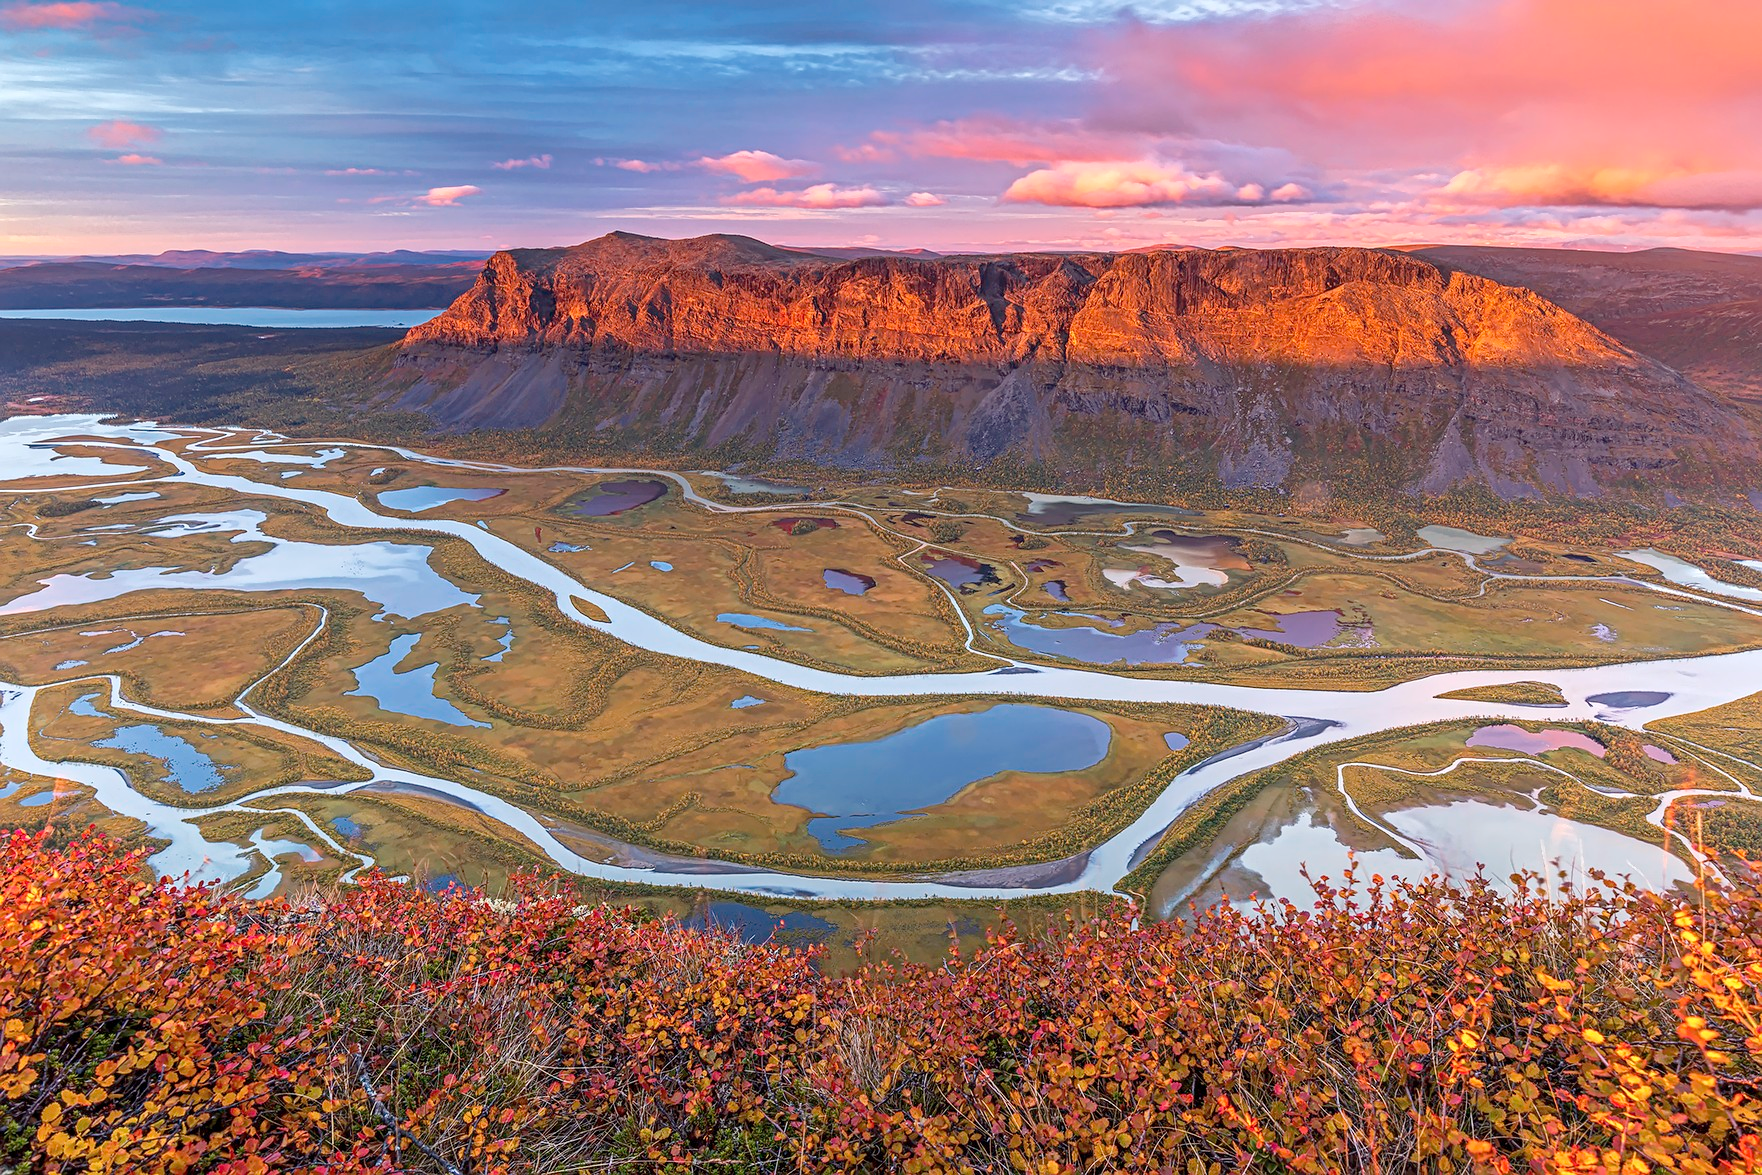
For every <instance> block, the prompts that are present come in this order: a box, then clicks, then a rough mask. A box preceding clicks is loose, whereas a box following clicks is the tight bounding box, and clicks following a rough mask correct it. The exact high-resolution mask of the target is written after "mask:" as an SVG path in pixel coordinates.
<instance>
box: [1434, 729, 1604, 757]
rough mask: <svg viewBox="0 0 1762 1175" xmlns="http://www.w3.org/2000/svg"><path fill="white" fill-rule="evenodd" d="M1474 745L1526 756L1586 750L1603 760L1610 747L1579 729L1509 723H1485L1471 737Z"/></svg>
mask: <svg viewBox="0 0 1762 1175" xmlns="http://www.w3.org/2000/svg"><path fill="white" fill-rule="evenodd" d="M1465 745H1467V746H1471V747H1495V748H1497V749H1499V750H1501V751H1522V752H1523V753H1524V754H1526V755H1542V754H1546V753H1547V752H1549V751H1565V750H1574V751H1584V752H1586V753H1587V754H1592V755H1595V756H1597V758H1599V759H1601V758H1603V757H1604V756H1605V755H1607V754H1608V753H1609V750H1608V748H1607V747H1605V746H1604V745H1603V744H1602V743H1600V742H1598V741H1597V740H1596V739H1594V738H1592V737H1591V736H1590V735H1587V734H1580V733H1579V732H1578V731H1576V730H1534V731H1531V730H1525V729H1524V728H1523V727H1521V726H1513V725H1511V724H1509V723H1506V724H1503V725H1499V726H1483V727H1481V728H1480V729H1479V730H1477V731H1475V732H1474V733H1473V734H1471V735H1469V736H1468V742H1467V743H1466V744H1465Z"/></svg>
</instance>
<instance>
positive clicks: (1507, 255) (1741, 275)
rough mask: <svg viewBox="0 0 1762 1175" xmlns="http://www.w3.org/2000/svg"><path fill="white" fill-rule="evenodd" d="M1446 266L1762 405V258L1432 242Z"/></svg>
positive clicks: (1435, 257) (1433, 254) (1428, 253)
mask: <svg viewBox="0 0 1762 1175" xmlns="http://www.w3.org/2000/svg"><path fill="white" fill-rule="evenodd" d="M1412 252H1413V253H1414V254H1415V255H1416V256H1421V257H1424V258H1426V259H1427V260H1430V261H1434V262H1436V263H1438V264H1440V265H1442V266H1445V267H1446V268H1453V269H1459V270H1461V271H1463V272H1466V273H1475V274H1480V275H1481V276H1482V277H1489V278H1492V279H1493V280H1495V281H1500V282H1504V283H1506V284H1508V285H1521V286H1527V287H1529V288H1530V289H1532V290H1535V291H1536V292H1537V293H1539V294H1541V295H1542V296H1543V297H1545V298H1547V299H1549V300H1550V301H1552V302H1555V303H1557V304H1559V305H1560V306H1561V307H1563V308H1565V309H1566V310H1569V311H1571V312H1572V313H1573V314H1576V315H1578V316H1579V317H1580V318H1583V319H1585V320H1586V321H1587V322H1590V323H1593V324H1595V325H1596V326H1597V327H1599V328H1601V329H1602V330H1604V331H1607V332H1608V333H1609V334H1610V335H1612V336H1614V337H1615V338H1617V339H1619V340H1621V342H1623V343H1624V344H1626V345H1627V346H1629V347H1632V348H1633V349H1634V350H1636V351H1640V352H1643V353H1645V354H1647V355H1650V356H1652V357H1653V358H1655V359H1658V360H1660V361H1661V362H1664V363H1667V364H1669V365H1670V366H1672V367H1674V368H1676V369H1677V370H1678V371H1681V372H1682V373H1683V374H1685V375H1687V376H1689V377H1690V378H1691V379H1693V380H1695V382H1697V383H1699V384H1700V385H1701V386H1702V387H1705V388H1707V389H1709V390H1710V391H1714V392H1718V393H1722V394H1724V395H1727V396H1730V397H1732V398H1734V399H1736V400H1738V401H1739V402H1740V403H1743V404H1745V406H1746V407H1749V408H1750V409H1751V411H1752V418H1753V419H1755V418H1757V413H1762V257H1753V256H1748V255H1745V254H1738V253H1705V252H1698V251H1695V250H1691V249H1646V250H1644V251H1642V252H1638V253H1605V252H1597V251H1593V250H1587V249H1501V248H1492V247H1488V246H1476V245H1452V246H1427V247H1423V248H1418V249H1414V250H1413V251H1412Z"/></svg>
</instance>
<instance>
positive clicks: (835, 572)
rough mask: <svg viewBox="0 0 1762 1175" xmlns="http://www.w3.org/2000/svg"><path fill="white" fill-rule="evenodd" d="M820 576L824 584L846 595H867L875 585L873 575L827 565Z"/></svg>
mask: <svg viewBox="0 0 1762 1175" xmlns="http://www.w3.org/2000/svg"><path fill="white" fill-rule="evenodd" d="M822 578H824V580H825V582H826V586H827V587H829V588H831V589H832V590H833V591H837V592H843V593H844V594H845V595H847V596H862V595H867V594H868V593H869V591H870V590H871V589H873V588H874V586H875V577H874V576H872V575H859V574H857V573H856V572H854V571H841V570H839V569H838V568H836V567H828V568H826V570H825V572H824V573H823V576H822Z"/></svg>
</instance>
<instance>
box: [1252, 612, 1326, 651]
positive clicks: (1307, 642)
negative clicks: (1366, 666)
mask: <svg viewBox="0 0 1762 1175" xmlns="http://www.w3.org/2000/svg"><path fill="white" fill-rule="evenodd" d="M1267 615H1269V616H1271V617H1272V618H1273V621H1274V623H1276V624H1277V626H1278V627H1276V628H1238V629H1237V630H1236V631H1237V632H1239V633H1241V634H1242V635H1243V636H1248V637H1257V638H1259V639H1260V640H1264V641H1278V642H1279V643H1281V644H1286V645H1296V646H1297V647H1298V648H1300V649H1319V648H1321V647H1322V646H1323V645H1325V644H1327V643H1328V642H1329V641H1331V640H1333V639H1334V638H1335V637H1337V636H1339V635H1340V628H1341V625H1340V614H1339V613H1338V612H1284V613H1278V612H1269V613H1267Z"/></svg>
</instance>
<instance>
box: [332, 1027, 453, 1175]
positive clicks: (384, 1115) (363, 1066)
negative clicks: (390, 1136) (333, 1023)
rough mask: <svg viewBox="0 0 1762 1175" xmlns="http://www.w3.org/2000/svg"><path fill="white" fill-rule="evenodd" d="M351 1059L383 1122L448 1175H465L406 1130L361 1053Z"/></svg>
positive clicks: (352, 1054)
mask: <svg viewBox="0 0 1762 1175" xmlns="http://www.w3.org/2000/svg"><path fill="white" fill-rule="evenodd" d="M349 1059H350V1060H352V1061H354V1062H355V1080H357V1081H359V1082H360V1083H361V1092H363V1093H365V1094H366V1095H367V1101H368V1104H369V1105H371V1106H372V1107H373V1113H374V1115H375V1116H376V1117H378V1118H379V1120H380V1121H381V1122H384V1123H385V1124H386V1126H387V1127H388V1128H389V1129H390V1130H391V1131H392V1132H393V1133H395V1134H396V1135H397V1136H398V1137H400V1138H404V1139H407V1140H409V1142H410V1145H411V1146H414V1147H415V1148H416V1149H417V1150H419V1151H421V1152H422V1153H423V1154H425V1155H427V1156H428V1157H429V1158H430V1159H433V1160H434V1161H435V1163H436V1164H438V1165H439V1166H440V1169H441V1170H443V1171H445V1172H446V1173H447V1175H464V1172H462V1171H460V1170H459V1168H457V1167H455V1166H453V1165H452V1164H451V1163H449V1162H447V1161H446V1160H445V1159H443V1158H441V1156H440V1155H439V1154H437V1153H436V1152H435V1151H434V1149H433V1148H432V1147H430V1146H429V1145H428V1144H427V1143H426V1142H423V1141H422V1140H421V1139H420V1138H417V1137H416V1136H415V1135H414V1134H411V1133H410V1132H409V1131H408V1130H405V1129H404V1127H403V1126H402V1125H401V1124H400V1123H399V1122H398V1119H397V1116H396V1115H395V1114H393V1113H392V1112H391V1110H390V1109H389V1108H387V1106H386V1104H385V1102H383V1101H381V1100H380V1097H379V1090H377V1089H375V1088H374V1086H373V1077H372V1076H371V1075H370V1074H369V1073H368V1072H367V1062H366V1061H364V1060H362V1059H361V1054H360V1053H350V1054H349Z"/></svg>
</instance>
